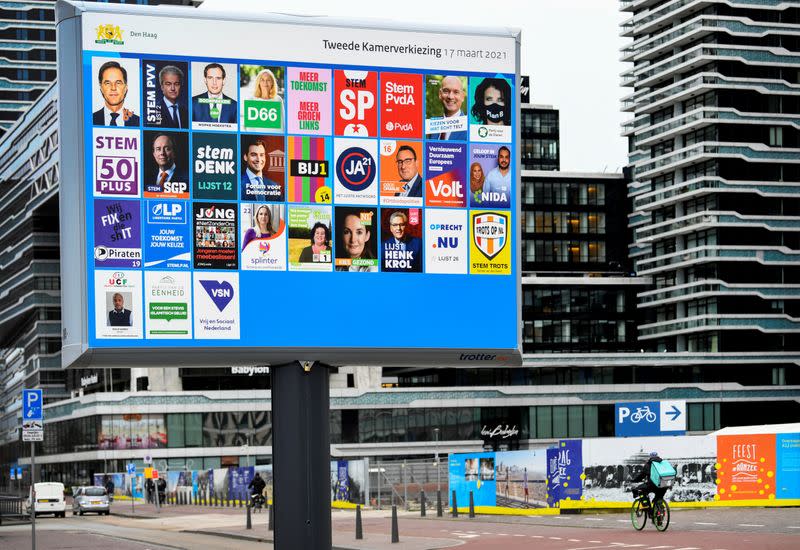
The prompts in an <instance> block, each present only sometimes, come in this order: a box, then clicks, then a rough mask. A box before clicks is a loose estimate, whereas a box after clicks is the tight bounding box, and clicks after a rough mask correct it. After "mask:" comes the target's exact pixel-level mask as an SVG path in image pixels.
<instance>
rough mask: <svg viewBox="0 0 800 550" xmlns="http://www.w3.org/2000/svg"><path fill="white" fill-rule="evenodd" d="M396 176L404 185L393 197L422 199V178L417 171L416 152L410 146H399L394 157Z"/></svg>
mask: <svg viewBox="0 0 800 550" xmlns="http://www.w3.org/2000/svg"><path fill="white" fill-rule="evenodd" d="M395 161H396V162H397V174H398V175H399V176H400V181H402V182H403V183H404V185H403V188H402V190H400V191H398V192H397V193H395V194H394V196H395V197H422V177H421V176H420V175H419V170H418V169H417V152H416V151H414V148H413V147H411V146H410V145H401V146H400V147H399V148H398V149H397V155H396V156H395Z"/></svg>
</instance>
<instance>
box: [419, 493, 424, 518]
mask: <svg viewBox="0 0 800 550" xmlns="http://www.w3.org/2000/svg"><path fill="white" fill-rule="evenodd" d="M419 516H420V517H421V518H424V517H425V491H422V492H420V495H419Z"/></svg>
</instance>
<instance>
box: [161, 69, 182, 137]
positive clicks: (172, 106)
mask: <svg viewBox="0 0 800 550" xmlns="http://www.w3.org/2000/svg"><path fill="white" fill-rule="evenodd" d="M158 85H159V87H160V88H161V102H160V103H161V105H160V107H161V127H162V128H188V127H189V111H188V109H187V106H186V104H183V103H182V101H181V100H182V95H181V91H182V90H183V89H184V86H185V75H184V73H183V71H182V70H181V69H180V68H179V67H176V66H175V65H167V66H165V67H163V68H162V69H161V70H160V71H158Z"/></svg>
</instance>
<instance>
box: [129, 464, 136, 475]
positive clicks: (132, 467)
mask: <svg viewBox="0 0 800 550" xmlns="http://www.w3.org/2000/svg"><path fill="white" fill-rule="evenodd" d="M135 473H136V464H134V463H133V462H129V463H128V475H131V476H132V475H134V474H135Z"/></svg>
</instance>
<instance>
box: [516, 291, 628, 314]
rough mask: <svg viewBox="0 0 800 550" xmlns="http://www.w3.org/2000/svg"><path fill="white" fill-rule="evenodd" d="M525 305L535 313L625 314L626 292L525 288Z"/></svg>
mask: <svg viewBox="0 0 800 550" xmlns="http://www.w3.org/2000/svg"><path fill="white" fill-rule="evenodd" d="M522 299H523V305H524V306H525V307H531V308H533V312H534V313H544V314H551V313H590V312H610V313H624V312H625V292H624V291H622V290H596V289H592V290H590V289H587V288H533V289H531V288H524V289H523V291H522Z"/></svg>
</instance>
